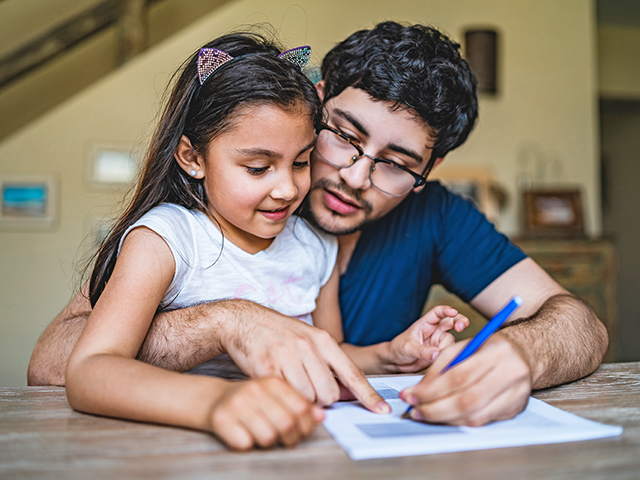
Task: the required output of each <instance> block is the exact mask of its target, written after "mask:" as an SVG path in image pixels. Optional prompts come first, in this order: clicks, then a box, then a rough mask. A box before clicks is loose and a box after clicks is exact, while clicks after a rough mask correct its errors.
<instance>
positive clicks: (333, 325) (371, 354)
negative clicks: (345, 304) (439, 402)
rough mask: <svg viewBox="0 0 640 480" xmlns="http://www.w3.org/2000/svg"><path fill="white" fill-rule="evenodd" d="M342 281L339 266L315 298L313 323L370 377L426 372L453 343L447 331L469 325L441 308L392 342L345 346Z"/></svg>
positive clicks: (430, 313) (455, 313)
mask: <svg viewBox="0 0 640 480" xmlns="http://www.w3.org/2000/svg"><path fill="white" fill-rule="evenodd" d="M339 282H340V277H339V273H338V268H337V264H336V268H335V269H334V271H333V274H332V275H331V278H330V279H329V281H328V282H327V283H326V284H325V285H324V286H323V287H322V288H321V289H320V294H319V295H318V298H317V299H316V305H317V307H316V310H315V311H314V312H313V314H312V316H313V323H314V325H315V326H316V327H319V328H322V329H324V330H326V331H328V332H329V333H330V334H331V335H332V336H333V338H335V339H336V341H337V342H338V343H340V346H341V347H342V349H343V350H344V351H345V353H347V355H349V356H350V357H351V359H352V360H353V361H354V362H355V363H356V364H357V365H358V367H360V368H361V369H362V371H363V372H364V373H366V374H367V375H375V374H384V373H398V372H403V373H410V372H418V371H420V370H424V369H425V368H427V367H428V366H430V365H431V364H432V363H433V362H434V361H435V359H436V357H437V355H438V354H439V352H440V350H442V349H443V348H445V347H447V346H449V345H451V344H452V343H453V342H454V339H453V336H452V335H451V334H449V333H446V332H447V331H448V330H451V329H454V328H455V330H456V331H458V332H460V331H462V330H463V329H464V328H466V327H467V326H468V325H469V320H468V319H467V317H465V316H463V315H459V314H458V312H457V311H456V310H455V309H453V308H451V307H446V306H438V307H435V308H433V309H431V310H430V311H429V312H427V313H426V314H425V315H424V316H423V317H422V318H420V319H419V320H417V321H416V322H415V323H414V324H413V325H412V326H411V327H409V328H408V329H407V330H405V331H404V332H403V333H401V334H400V335H398V336H397V337H395V338H394V339H393V340H391V341H390V342H382V343H377V344H375V345H369V346H366V347H359V346H356V345H350V344H348V343H344V335H343V331H342V317H341V315H340V305H339V301H338V293H339Z"/></svg>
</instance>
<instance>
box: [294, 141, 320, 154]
mask: <svg viewBox="0 0 640 480" xmlns="http://www.w3.org/2000/svg"><path fill="white" fill-rule="evenodd" d="M315 145H316V141H315V140H313V141H312V142H311V143H310V144H309V145H307V146H306V147H304V148H303V149H302V150H300V152H298V157H299V156H300V155H302V154H303V153H304V152H306V151H307V150H311V149H312V148H313V147H314V146H315Z"/></svg>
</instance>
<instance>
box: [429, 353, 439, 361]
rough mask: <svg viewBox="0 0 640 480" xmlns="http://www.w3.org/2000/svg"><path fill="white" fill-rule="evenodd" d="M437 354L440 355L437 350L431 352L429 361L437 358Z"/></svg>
mask: <svg viewBox="0 0 640 480" xmlns="http://www.w3.org/2000/svg"><path fill="white" fill-rule="evenodd" d="M438 355H440V352H439V351H437V350H436V351H435V352H433V353H432V354H431V361H434V360H435V359H436V358H438Z"/></svg>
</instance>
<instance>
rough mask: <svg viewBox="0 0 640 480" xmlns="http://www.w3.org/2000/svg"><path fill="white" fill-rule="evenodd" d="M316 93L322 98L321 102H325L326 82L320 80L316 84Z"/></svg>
mask: <svg viewBox="0 0 640 480" xmlns="http://www.w3.org/2000/svg"><path fill="white" fill-rule="evenodd" d="M316 92H318V96H319V97H320V101H321V102H323V101H324V80H320V81H319V82H318V83H316Z"/></svg>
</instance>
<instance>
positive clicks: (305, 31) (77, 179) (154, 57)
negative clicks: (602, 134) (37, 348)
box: [0, 0, 600, 385]
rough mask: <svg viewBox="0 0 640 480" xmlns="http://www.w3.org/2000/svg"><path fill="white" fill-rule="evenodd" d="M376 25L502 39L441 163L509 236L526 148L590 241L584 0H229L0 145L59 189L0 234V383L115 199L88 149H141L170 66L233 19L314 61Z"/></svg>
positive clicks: (592, 191)
mask: <svg viewBox="0 0 640 480" xmlns="http://www.w3.org/2000/svg"><path fill="white" fill-rule="evenodd" d="M386 19H395V20H402V21H410V22H421V23H432V24H434V25H436V26H438V27H440V28H442V29H444V30H445V31H447V32H448V33H449V34H450V35H452V36H454V37H455V38H460V35H461V32H462V30H463V28H465V27H468V26H494V27H496V28H498V29H499V31H500V34H501V39H502V45H501V47H502V48H501V52H500V55H501V67H502V68H501V72H500V83H501V93H500V94H499V95H498V96H497V97H495V98H492V97H482V98H481V121H480V124H479V125H478V128H477V130H476V132H475V133H474V134H473V135H472V137H471V138H470V140H469V141H468V143H467V144H466V145H465V146H464V147H462V148H461V149H460V150H459V151H456V152H454V153H452V154H451V155H450V158H448V159H447V162H446V163H449V164H451V165H454V166H476V165H486V166H487V167H488V168H490V169H491V170H492V171H493V172H494V174H495V176H496V178H497V179H498V181H499V182H501V183H502V184H503V185H504V186H505V187H506V188H507V190H508V193H509V195H510V198H511V202H510V204H509V207H508V209H507V210H506V212H505V215H504V218H503V221H502V226H503V228H504V229H505V230H506V231H507V232H510V233H513V232H516V231H517V226H518V225H517V215H516V206H517V203H516V202H515V201H514V198H515V194H516V192H515V188H516V187H515V182H516V176H517V174H518V162H517V157H518V152H519V151H520V150H521V149H522V147H523V145H526V144H530V143H531V142H537V143H538V144H540V145H542V146H543V149H544V150H545V151H549V152H555V153H554V155H557V156H559V157H561V158H562V159H563V161H564V163H565V167H564V175H565V178H566V179H567V180H568V179H571V181H572V182H575V183H578V184H580V185H581V186H582V188H583V190H584V192H585V209H586V212H587V225H588V231H589V232H590V233H592V234H593V233H598V232H599V231H600V216H599V190H598V178H597V167H596V159H597V142H596V134H595V132H596V108H595V101H596V96H595V93H596V92H595V90H596V86H595V85H596V84H595V54H594V51H595V46H594V45H595V43H594V42H595V20H594V8H593V5H592V2H590V1H584V0H564V1H562V2H557V1H556V0H521V1H518V2H512V1H511V0H457V1H456V2H455V8H453V7H452V6H451V2H445V1H440V0H421V1H403V0H397V1H395V2H388V1H382V0H355V1H351V2H344V1H337V0H325V1H323V2H316V1H312V0H298V1H297V2H296V4H295V6H292V5H291V2H290V1H288V0H272V1H269V2H264V1H258V0H236V1H234V2H230V3H228V4H226V5H224V6H223V7H221V8H220V9H219V10H218V11H216V12H215V14H213V15H209V16H207V17H204V18H203V19H202V20H201V21H200V22H198V23H197V24H194V25H192V26H190V27H189V28H188V29H186V30H185V31H183V32H181V33H180V34H179V35H177V36H175V37H174V38H172V39H171V41H170V42H165V43H162V44H160V45H159V46H158V47H157V48H154V49H152V50H149V51H148V52H146V53H145V54H143V55H142V56H140V57H138V58H137V59H136V60H134V61H133V62H131V63H130V64H127V65H126V66H125V67H123V68H122V69H120V70H118V71H117V72H115V73H114V74H112V75H110V76H108V77H106V78H105V79H104V80H103V81H101V82H100V83H98V84H96V85H94V86H92V87H91V88H89V89H87V90H85V91H83V92H81V93H80V94H78V95H77V96H76V97H74V98H73V99H71V100H70V101H68V102H66V103H65V104H63V105H61V106H60V107H58V108H57V109H55V110H53V111H51V112H50V113H49V114H48V115H46V116H44V117H43V118H41V119H40V120H38V121H37V122H35V123H33V124H31V125H29V126H28V127H27V128H24V129H23V130H21V131H19V132H18V133H16V134H15V135H13V136H12V137H10V138H9V139H7V140H6V141H5V142H3V143H2V144H0V172H2V173H6V172H34V173H35V172H38V173H41V172H51V173H55V174H56V175H58V177H59V180H60V185H61V198H60V221H59V225H58V227H57V228H56V229H55V230H53V231H51V232H48V233H24V232H9V233H7V232H2V233H0V264H1V265H2V268H1V269H0V305H1V306H2V314H1V315H2V316H1V317H0V331H1V332H2V334H1V335H0V385H20V384H24V383H25V371H26V367H27V364H28V360H29V356H30V353H31V350H32V348H33V345H34V344H35V342H36V340H37V338H38V335H39V334H40V332H41V331H42V330H43V329H44V327H45V326H46V325H47V324H48V323H49V322H50V320H51V319H52V318H53V317H54V316H55V315H56V314H57V313H58V312H59V311H60V309H61V308H62V307H63V306H64V305H65V303H66V302H67V301H68V300H69V298H70V296H71V295H72V293H73V288H74V283H73V278H72V275H73V268H72V262H73V261H74V258H75V257H74V253H75V251H76V248H77V246H78V244H80V242H81V241H82V240H83V238H84V237H85V236H86V235H87V233H88V225H87V224H88V223H89V218H90V217H95V216H100V215H103V214H104V213H105V212H107V211H109V209H110V208H111V206H112V205H113V202H114V200H115V199H116V198H118V195H119V194H117V193H116V194H110V193H100V192H96V191H92V190H91V189H89V188H88V187H87V185H86V182H85V181H84V175H85V171H84V170H85V164H86V157H87V152H88V150H89V149H90V147H91V145H92V144H93V143H94V142H100V143H104V142H107V143H117V144H137V145H138V148H142V147H141V146H142V145H143V144H144V141H145V139H146V138H147V135H148V133H149V131H150V128H151V125H152V123H153V119H154V115H155V114H156V112H157V110H158V94H159V92H161V91H162V88H163V87H164V85H165V82H166V81H167V79H168V76H169V74H170V72H172V71H173V69H174V68H175V67H176V66H177V65H178V64H179V63H180V62H181V61H182V60H183V59H184V58H186V56H187V55H188V54H190V53H191V52H192V51H194V50H195V49H196V48H197V47H198V46H199V45H200V44H202V43H204V42H205V41H206V40H208V39H210V38H212V37H214V36H215V35H218V34H221V33H223V32H226V31H228V30H229V29H230V28H231V27H233V26H236V25H240V24H244V23H257V22H271V23H272V24H273V25H275V26H276V27H277V28H278V30H279V31H280V34H281V38H282V39H283V40H284V41H285V42H286V43H287V44H289V45H292V46H294V45H300V44H310V45H312V46H313V47H314V49H315V50H314V55H313V61H315V62H319V60H320V59H321V57H322V55H323V54H324V53H325V52H326V51H327V50H328V49H329V48H330V47H331V46H332V45H334V44H335V43H336V42H337V41H339V40H341V39H343V38H345V37H346V36H347V35H348V34H350V33H351V32H353V31H354V30H356V29H358V28H365V27H371V26H372V25H373V24H374V23H376V22H378V21H382V20H386Z"/></svg>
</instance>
